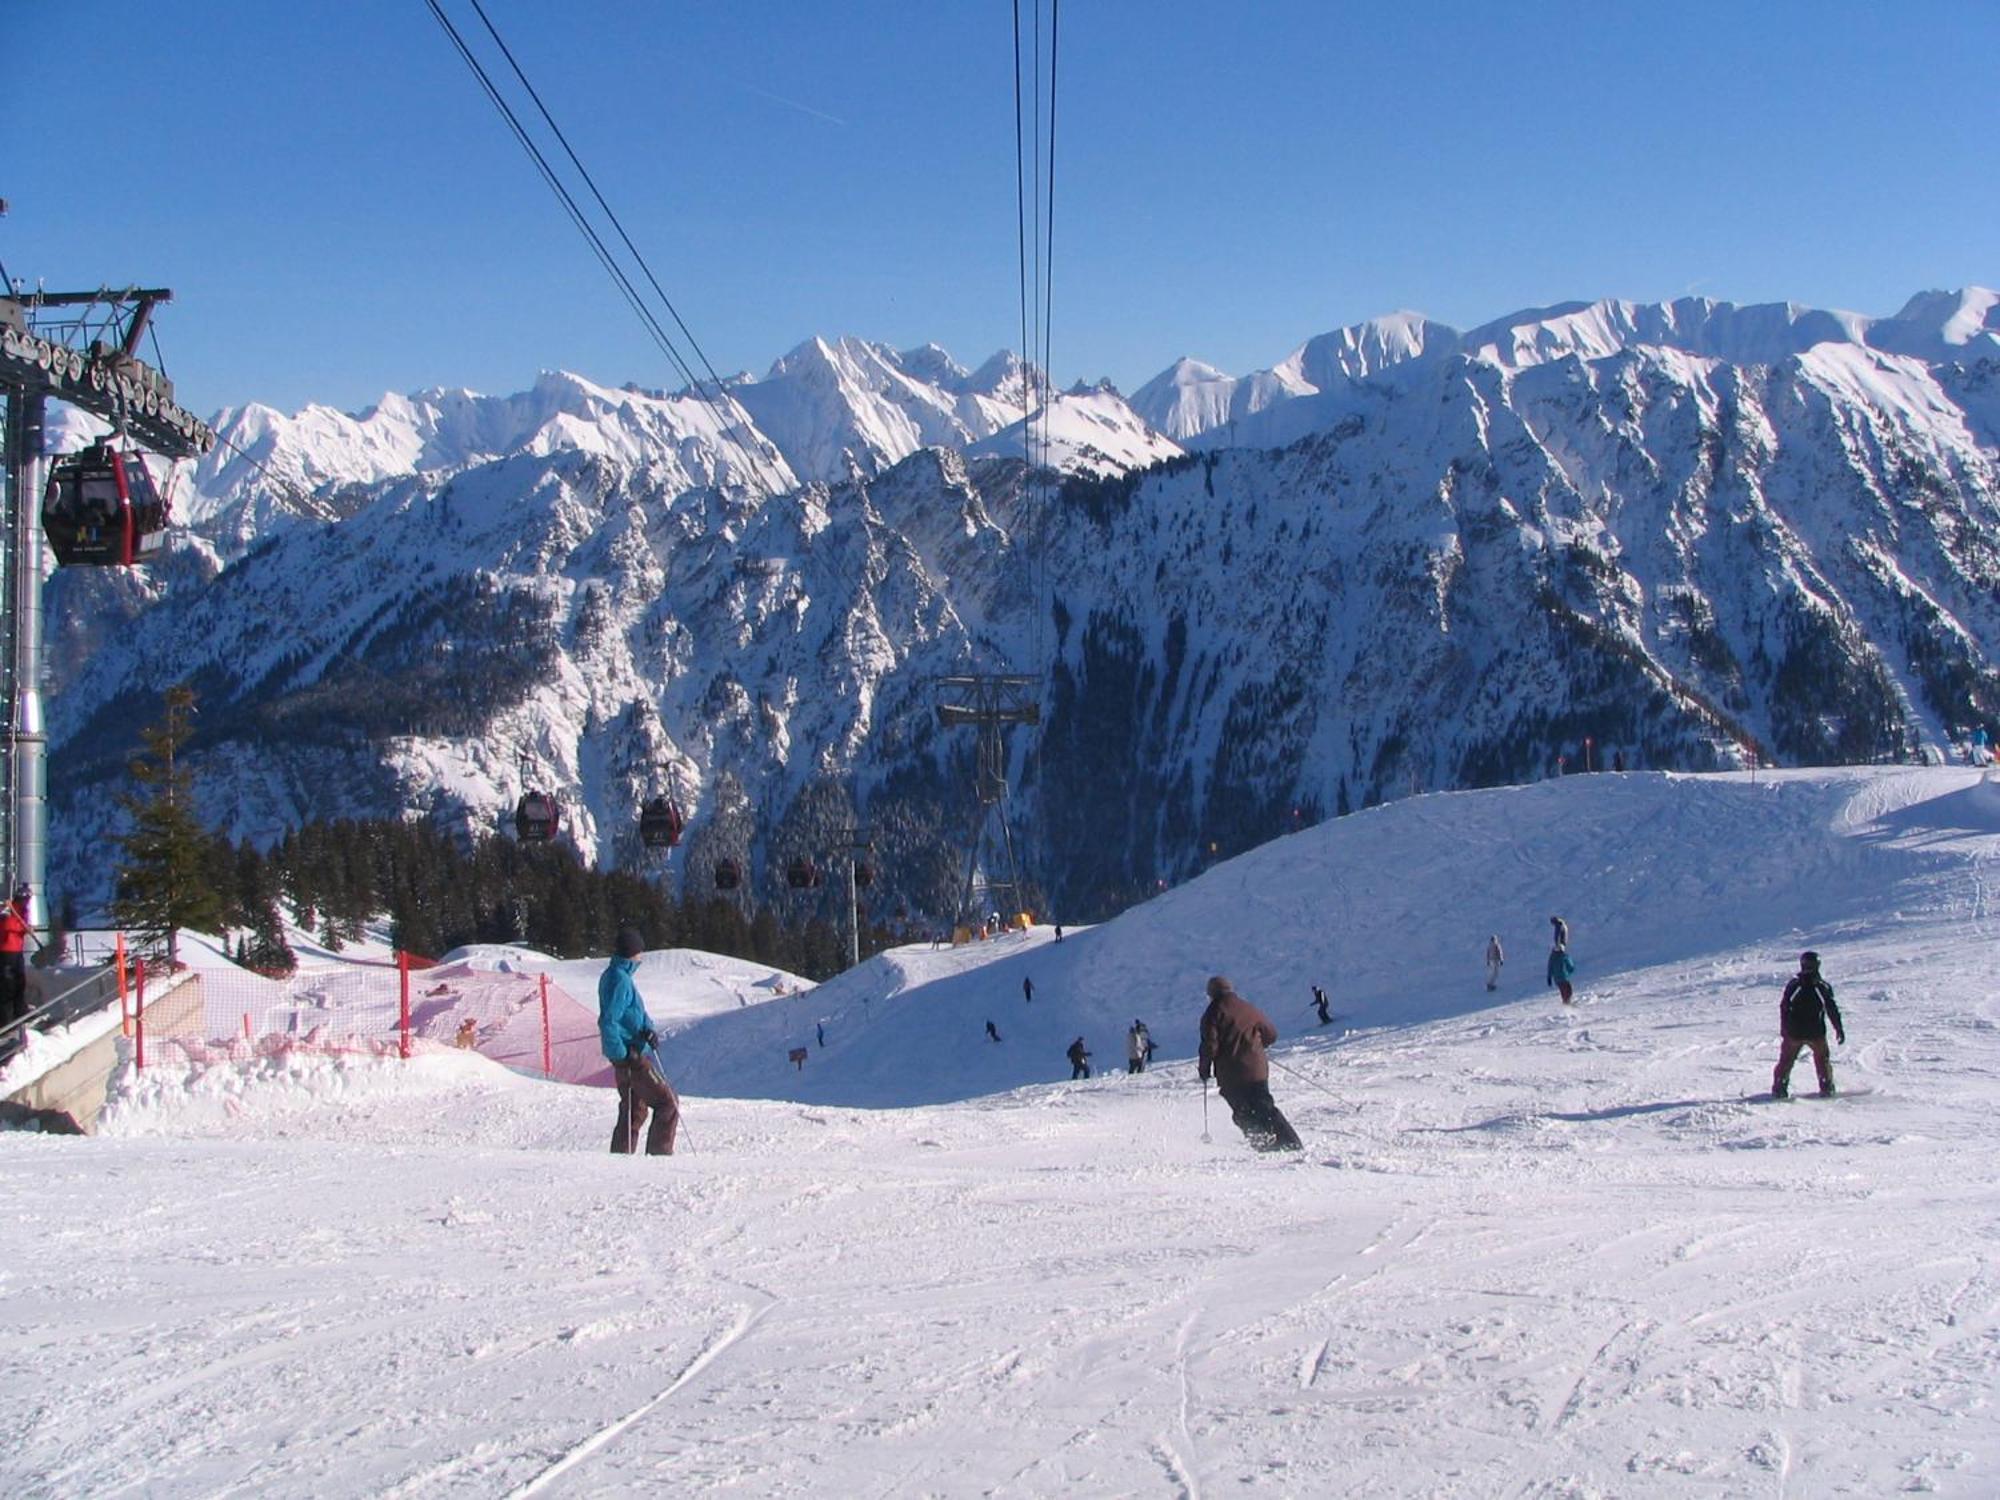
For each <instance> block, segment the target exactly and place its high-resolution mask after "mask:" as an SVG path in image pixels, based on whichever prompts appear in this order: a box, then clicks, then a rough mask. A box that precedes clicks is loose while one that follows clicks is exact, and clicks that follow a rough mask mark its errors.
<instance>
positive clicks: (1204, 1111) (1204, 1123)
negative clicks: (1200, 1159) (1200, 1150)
mask: <svg viewBox="0 0 2000 1500" xmlns="http://www.w3.org/2000/svg"><path fill="white" fill-rule="evenodd" d="M1201 1143H1202V1144H1203V1145H1204V1146H1212V1145H1214V1144H1215V1142H1214V1141H1213V1139H1211V1137H1210V1136H1209V1133H1208V1080H1207V1079H1206V1078H1204V1079H1202V1081H1201Z"/></svg>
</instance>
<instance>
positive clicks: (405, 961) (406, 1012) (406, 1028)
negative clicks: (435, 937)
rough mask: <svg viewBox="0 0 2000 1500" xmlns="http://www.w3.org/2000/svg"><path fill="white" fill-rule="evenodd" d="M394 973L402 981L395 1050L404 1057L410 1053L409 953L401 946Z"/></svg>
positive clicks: (397, 954) (397, 953) (398, 950)
mask: <svg viewBox="0 0 2000 1500" xmlns="http://www.w3.org/2000/svg"><path fill="white" fill-rule="evenodd" d="M396 974H397V977H398V978H399V979H400V980H401V981H402V991H403V998H402V1005H401V1008H400V1010H399V1012H398V1020H397V1024H396V1031H397V1039H398V1045H397V1051H398V1052H399V1053H400V1054H401V1055H402V1056H403V1057H405V1058H407V1057H408V1056H409V1055H410V955H409V954H407V953H405V952H404V951H403V950H402V949H401V948H398V949H397V950H396Z"/></svg>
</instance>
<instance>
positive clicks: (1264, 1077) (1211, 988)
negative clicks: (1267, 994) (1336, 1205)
mask: <svg viewBox="0 0 2000 1500" xmlns="http://www.w3.org/2000/svg"><path fill="white" fill-rule="evenodd" d="M1277 1039H1278V1028H1277V1027H1275V1026H1273V1025H1272V1024H1271V1018H1270V1017H1269V1016H1267V1015H1265V1014H1264V1013H1263V1012H1262V1011H1261V1010H1259V1009H1257V1007H1256V1006H1254V1005H1252V1004H1251V1003H1250V1002H1249V1001H1248V1000H1245V999H1244V998H1243V997H1242V996H1241V995H1239V994H1237V993H1236V989H1235V987H1234V986H1233V985H1231V984H1230V982H1229V981H1228V980H1227V979H1224V978H1223V977H1222V976H1221V975H1220V974H1217V975H1216V976H1215V977H1214V978H1213V979H1211V980H1209V982H1208V1009H1207V1010H1205V1011H1203V1012H1202V1013H1201V1054H1200V1057H1199V1059H1198V1060H1197V1064H1196V1066H1197V1071H1199V1072H1200V1074H1201V1078H1202V1082H1204V1083H1206V1082H1207V1081H1208V1076H1209V1074H1210V1073H1211V1072H1212V1073H1214V1075H1215V1087H1216V1091H1217V1092H1218V1093H1220V1094H1221V1095H1222V1102H1223V1103H1225V1104H1227V1105H1228V1106H1229V1113H1230V1116H1231V1118H1233V1119H1234V1120H1235V1121H1236V1127H1237V1129H1239V1130H1241V1131H1242V1132H1243V1134H1244V1135H1245V1136H1246V1137H1248V1138H1249V1141H1250V1144H1251V1145H1253V1146H1255V1147H1256V1148H1257V1149H1258V1150H1259V1151H1296V1150H1298V1149H1299V1148H1300V1147H1301V1146H1302V1145H1303V1144H1304V1142H1302V1141H1300V1139H1299V1133H1298V1132H1297V1131H1296V1130H1294V1129H1292V1125H1291V1122H1290V1121H1289V1120H1287V1119H1286V1118H1285V1117H1284V1116H1283V1115H1282V1114H1280V1113H1279V1112H1278V1106H1277V1103H1276V1101H1274V1100H1273V1099H1272V1098H1271V1064H1270V1060H1269V1059H1268V1058H1266V1057H1265V1055H1264V1049H1265V1048H1266V1047H1268V1046H1270V1045H1271V1044H1272V1043H1273V1042H1275V1041H1277Z"/></svg>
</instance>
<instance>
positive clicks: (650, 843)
mask: <svg viewBox="0 0 2000 1500" xmlns="http://www.w3.org/2000/svg"><path fill="white" fill-rule="evenodd" d="M686 827H687V819H686V818H684V817H682V816H681V810H680V808H679V807H678V806H676V805H675V804H674V803H673V802H671V801H669V800H668V799H667V798H665V797H655V798H653V799H652V800H651V801H649V802H648V803H647V804H646V805H645V806H644V807H642V808H640V809H639V842H640V843H642V844H644V845H645V846H646V847H647V848H648V849H671V848H673V847H674V846H675V845H676V844H678V843H679V842H680V841H681V832H682V830H684V829H685V828H686Z"/></svg>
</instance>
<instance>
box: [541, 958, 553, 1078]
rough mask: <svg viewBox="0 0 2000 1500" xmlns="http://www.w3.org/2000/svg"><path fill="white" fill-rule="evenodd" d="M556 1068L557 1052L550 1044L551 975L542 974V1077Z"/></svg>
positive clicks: (545, 1076)
mask: <svg viewBox="0 0 2000 1500" xmlns="http://www.w3.org/2000/svg"><path fill="white" fill-rule="evenodd" d="M555 1070H556V1065H555V1054H554V1052H553V1051H551V1049H550V1046H549V976H548V975H546V974H544V975H542V1077H544V1078H547V1077H548V1076H549V1075H550V1074H552V1073H554V1072H555Z"/></svg>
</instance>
